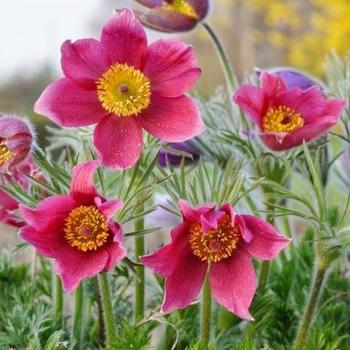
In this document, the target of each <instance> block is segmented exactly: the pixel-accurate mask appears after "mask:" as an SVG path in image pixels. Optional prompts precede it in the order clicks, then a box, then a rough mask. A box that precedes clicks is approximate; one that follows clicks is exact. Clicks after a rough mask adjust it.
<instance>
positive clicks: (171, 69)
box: [142, 39, 201, 97]
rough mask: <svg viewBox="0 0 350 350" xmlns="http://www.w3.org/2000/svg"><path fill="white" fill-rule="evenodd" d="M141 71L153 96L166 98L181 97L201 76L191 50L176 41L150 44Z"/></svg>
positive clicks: (159, 41) (189, 47)
mask: <svg viewBox="0 0 350 350" xmlns="http://www.w3.org/2000/svg"><path fill="white" fill-rule="evenodd" d="M142 71H143V73H144V74H146V76H147V77H148V78H149V79H150V81H151V87H152V92H153V93H156V94H158V95H160V96H165V97H178V96H181V95H183V94H184V93H186V92H187V91H188V90H189V89H190V88H191V87H192V86H193V85H194V83H195V82H196V81H197V79H198V78H199V76H200V73H201V70H200V68H199V67H198V63H197V58H196V54H195V52H194V50H193V49H192V47H191V46H189V45H186V44H184V43H183V42H181V41H179V40H175V39H171V40H158V41H156V42H154V43H153V44H151V45H150V46H149V48H148V49H147V52H146V56H145V63H144V65H143V69H142Z"/></svg>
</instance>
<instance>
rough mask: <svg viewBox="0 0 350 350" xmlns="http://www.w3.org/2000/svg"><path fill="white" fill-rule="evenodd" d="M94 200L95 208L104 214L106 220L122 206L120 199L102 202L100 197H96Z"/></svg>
mask: <svg viewBox="0 0 350 350" xmlns="http://www.w3.org/2000/svg"><path fill="white" fill-rule="evenodd" d="M94 201H95V204H96V206H97V208H98V209H99V210H100V211H101V212H102V213H103V214H104V216H105V217H106V218H107V220H109V219H111V218H112V217H113V216H114V214H115V213H116V212H117V211H118V210H120V209H121V208H122V207H123V203H122V201H119V200H116V199H112V200H109V201H104V202H103V201H102V199H101V198H100V197H96V198H95V200H94Z"/></svg>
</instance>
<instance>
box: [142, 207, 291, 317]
mask: <svg viewBox="0 0 350 350" xmlns="http://www.w3.org/2000/svg"><path fill="white" fill-rule="evenodd" d="M179 206H180V209H181V211H182V215H183V222H182V223H181V224H179V225H178V226H176V227H175V228H174V229H173V230H172V232H171V238H172V240H171V243H169V244H168V245H166V246H164V247H162V248H160V249H159V250H157V251H156V252H155V253H153V254H151V255H146V256H143V257H142V262H143V263H144V265H146V266H148V267H149V268H151V269H152V270H154V271H155V272H156V273H158V274H160V275H161V276H163V277H165V297H164V302H163V305H162V311H163V312H164V313H168V312H171V311H173V310H176V309H180V308H184V307H186V306H188V305H189V304H190V303H191V302H192V301H193V300H194V299H195V298H196V297H197V296H198V294H199V292H200V290H201V287H202V285H203V282H204V278H205V275H206V273H207V271H208V273H209V281H210V285H211V289H212V293H213V296H214V298H215V299H216V301H217V302H218V303H219V304H221V305H222V306H223V307H224V308H226V309H227V310H229V311H231V312H232V313H234V314H235V315H237V316H239V317H241V318H243V319H251V316H250V314H249V306H250V304H251V302H252V299H253V297H254V294H255V291H256V278H255V272H254V268H253V265H252V261H251V259H252V257H253V258H257V259H261V260H271V259H273V258H275V257H276V256H277V255H278V254H279V252H280V251H281V250H282V249H283V248H284V247H286V246H287V245H288V243H289V239H288V238H286V237H284V236H281V235H279V234H278V233H277V231H276V229H275V228H274V227H273V226H272V225H270V224H269V223H267V222H265V221H264V220H261V219H259V218H257V217H254V216H251V215H237V214H236V213H235V212H234V210H233V208H232V206H231V205H230V204H225V205H223V206H222V207H221V208H219V209H215V206H214V205H208V206H202V207H199V208H191V207H190V206H189V205H188V203H187V202H186V201H180V202H179ZM208 269H209V270H208ZM189 271H190V273H189Z"/></svg>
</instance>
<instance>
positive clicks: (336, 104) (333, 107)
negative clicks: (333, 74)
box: [322, 98, 346, 118]
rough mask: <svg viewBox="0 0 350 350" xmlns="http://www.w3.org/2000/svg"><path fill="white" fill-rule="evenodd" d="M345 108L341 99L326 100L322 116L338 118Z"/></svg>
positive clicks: (344, 102)
mask: <svg viewBox="0 0 350 350" xmlns="http://www.w3.org/2000/svg"><path fill="white" fill-rule="evenodd" d="M345 107H346V101H345V100H341V99H335V98H332V99H328V100H326V101H325V106H324V110H323V113H322V114H323V115H333V116H335V117H337V118H340V116H341V114H342V113H343V111H344V108H345Z"/></svg>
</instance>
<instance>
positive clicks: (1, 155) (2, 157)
mask: <svg viewBox="0 0 350 350" xmlns="http://www.w3.org/2000/svg"><path fill="white" fill-rule="evenodd" d="M14 155H15V153H14V152H11V151H10V150H9V149H8V148H7V147H6V146H5V145H3V144H1V143H0V165H2V164H4V163H5V162H7V161H8V160H10V159H11V158H12V157H13V156H14Z"/></svg>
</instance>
